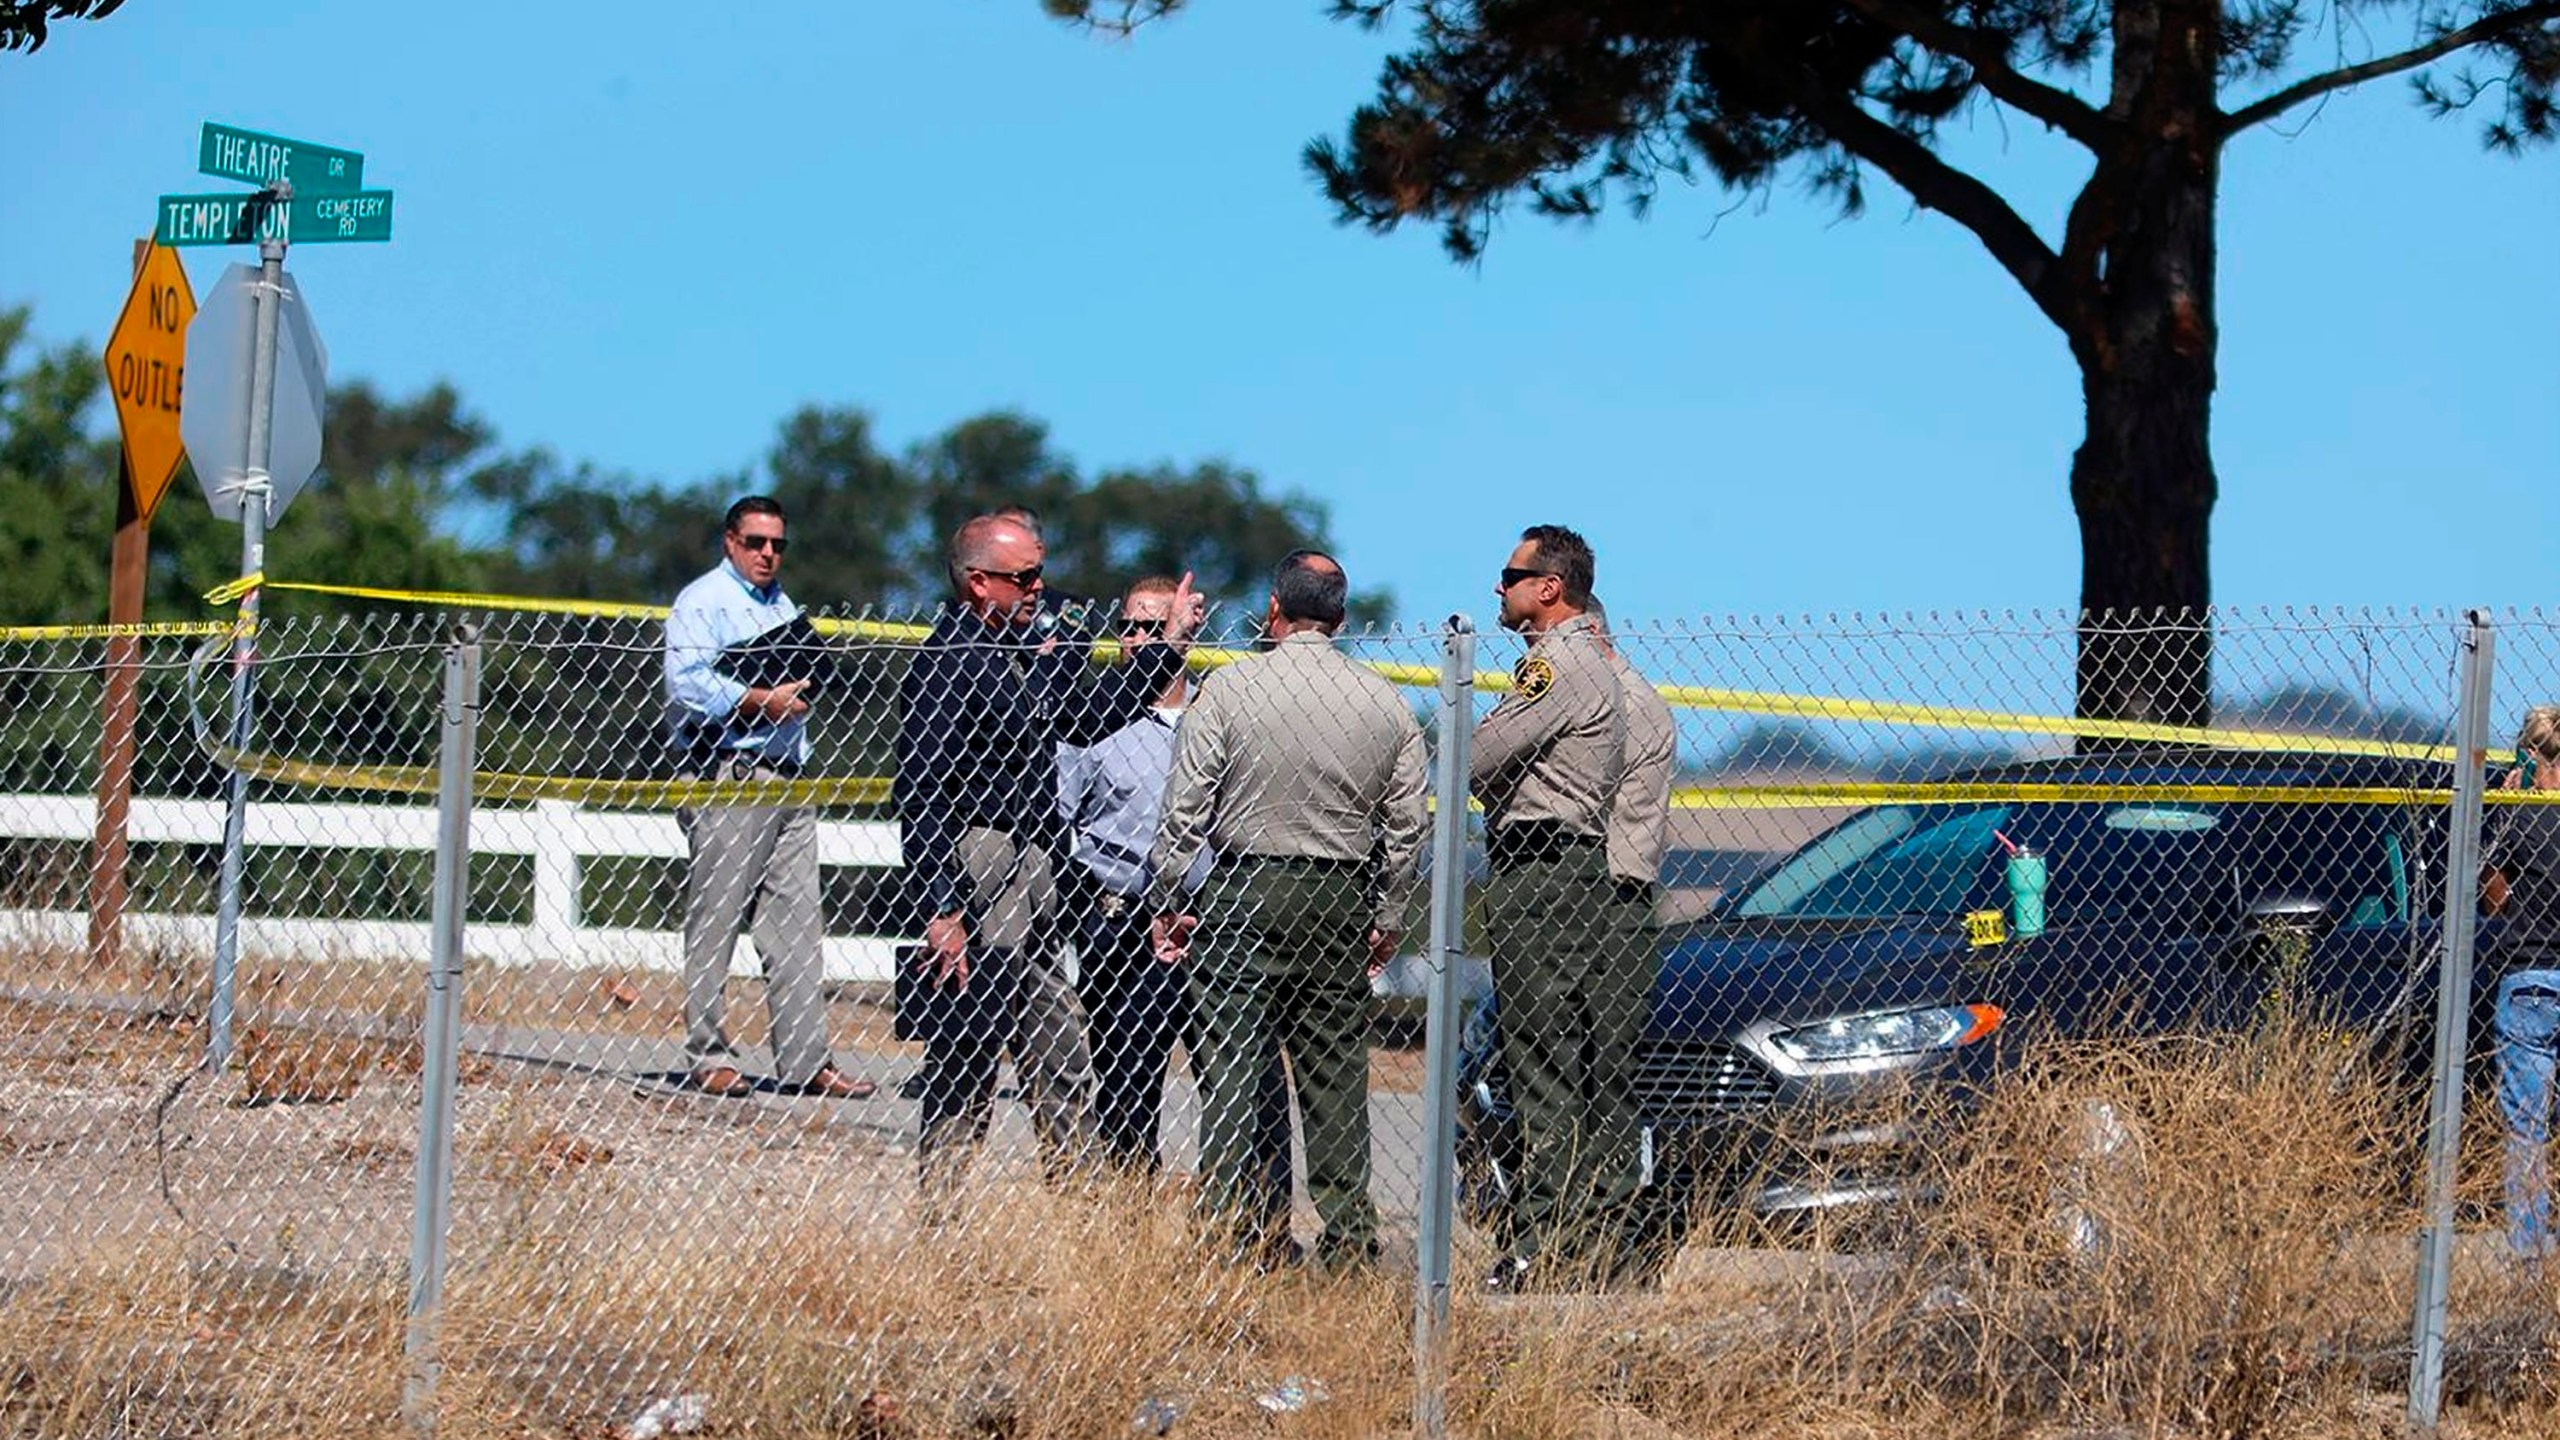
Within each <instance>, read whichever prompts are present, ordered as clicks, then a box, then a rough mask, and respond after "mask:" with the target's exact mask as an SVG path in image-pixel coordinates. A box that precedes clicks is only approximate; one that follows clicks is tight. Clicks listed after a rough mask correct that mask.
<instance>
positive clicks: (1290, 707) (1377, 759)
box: [1151, 551, 1426, 1267]
mask: <svg viewBox="0 0 2560 1440" xmlns="http://www.w3.org/2000/svg"><path fill="white" fill-rule="evenodd" d="M1347 593H1348V585H1347V583H1346V581H1345V580H1344V578H1343V573H1342V567H1341V566H1340V565H1338V564H1336V563H1335V562H1334V561H1333V559H1332V558H1331V557H1330V556H1326V555H1321V554H1318V553H1315V552H1313V551H1300V552H1298V553H1296V554H1293V555H1291V556H1290V557H1289V558H1288V559H1286V560H1283V561H1282V562H1281V563H1280V566H1279V568H1278V569H1277V570H1275V571H1274V572H1273V573H1272V577H1271V604H1270V608H1269V610H1268V612H1267V614H1266V616H1265V624H1266V625H1267V626H1268V627H1269V633H1270V635H1271V638H1272V640H1273V642H1274V643H1273V645H1272V647H1271V648H1270V649H1269V650H1268V651H1267V652H1265V653H1263V654H1261V655H1256V656H1253V657H1251V658H1248V659H1245V660H1241V661H1238V662H1237V663H1236V664H1234V665H1232V666H1230V667H1228V668H1227V669H1224V670H1220V671H1217V672H1215V673H1213V674H1211V675H1210V676H1209V677H1208V679H1207V680H1206V681H1205V682H1203V683H1202V685H1201V687H1200V696H1199V698H1198V699H1197V700H1195V701H1194V702H1193V703H1192V706H1191V711H1190V714H1189V715H1187V716H1186V717H1185V718H1184V720H1183V722H1182V728H1181V731H1180V733H1179V735H1178V736H1177V737H1176V740H1175V744H1174V757H1173V774H1172V776H1171V778H1170V779H1168V780H1167V782H1166V785H1165V798H1164V816H1163V819H1162V821H1161V822H1160V823H1159V827H1158V829H1157V832H1156V845H1155V853H1154V855H1153V857H1152V864H1151V869H1152V873H1153V876H1154V887H1153V890H1152V892H1151V898H1152V900H1153V903H1154V907H1155V910H1156V913H1157V915H1158V917H1159V918H1158V920H1157V921H1156V939H1157V949H1158V953H1159V954H1160V955H1162V956H1164V957H1165V958H1167V959H1169V960H1181V961H1185V962H1187V963H1188V965H1189V967H1190V973H1191V989H1192V995H1193V997H1194V999H1195V1001H1196V1004H1197V1008H1198V1012H1199V1016H1200V1053H1199V1055H1198V1056H1196V1057H1195V1062H1196V1068H1197V1070H1198V1072H1199V1081H1200V1180H1201V1200H1202V1203H1203V1205H1204V1206H1205V1207H1206V1208H1207V1210H1208V1211H1209V1213H1210V1214H1211V1216H1212V1217H1213V1218H1214V1219H1216V1220H1217V1221H1219V1222H1221V1223H1225V1224H1228V1225H1232V1226H1234V1227H1235V1228H1236V1229H1237V1231H1238V1237H1237V1238H1238V1239H1239V1240H1240V1241H1241V1242H1242V1243H1243V1245H1244V1247H1245V1248H1244V1253H1245V1255H1246V1257H1247V1258H1250V1259H1252V1260H1254V1261H1255V1262H1257V1263H1262V1264H1271V1263H1285V1262H1287V1261H1290V1260H1294V1259H1295V1258H1296V1249H1295V1245H1294V1243H1293V1242H1292V1241H1291V1240H1290V1239H1289V1236H1288V1221H1289V1196H1288V1195H1287V1193H1286V1192H1285V1189H1284V1190H1283V1191H1282V1193H1279V1194H1273V1193H1270V1188H1269V1183H1268V1181H1266V1180H1263V1179H1262V1178H1261V1177H1264V1176H1266V1175H1269V1174H1272V1173H1274V1168H1275V1167H1274V1166H1273V1164H1272V1162H1273V1161H1274V1160H1275V1159H1276V1160H1277V1162H1278V1164H1277V1167H1276V1171H1277V1173H1278V1174H1280V1175H1282V1176H1286V1175H1287V1174H1288V1169H1287V1166H1288V1156H1287V1154H1286V1151H1285V1148H1284V1149H1283V1151H1282V1152H1281V1153H1280V1154H1279V1155H1277V1156H1276V1157H1275V1156H1273V1155H1271V1154H1269V1153H1266V1152H1267V1149H1268V1147H1269V1146H1270V1145H1271V1144H1272V1143H1273V1142H1272V1140H1271V1139H1270V1138H1268V1135H1269V1131H1270V1128H1271V1127H1268V1126H1264V1125H1258V1124H1256V1123H1255V1120H1256V1114H1257V1110H1256V1105H1257V1097H1258V1095H1259V1093H1260V1087H1261V1086H1262V1083H1263V1077H1264V1076H1265V1075H1267V1074H1268V1073H1269V1072H1270V1071H1271V1069H1272V1067H1273V1066H1274V1065H1276V1064H1277V1063H1278V1057H1279V1055H1280V1054H1281V1053H1282V1052H1284V1051H1285V1052H1286V1053H1287V1055H1288V1058H1289V1071H1290V1074H1291V1076H1292V1077H1293V1079H1294V1080H1295V1082H1296V1088H1297V1097H1298V1107H1299V1122H1300V1128H1301V1129H1302V1131H1303V1132H1304V1134H1305V1137H1306V1153H1307V1195H1308V1198H1309V1200H1311V1201H1312V1202H1313V1203H1314V1205H1315V1210H1316V1215H1317V1217H1318V1219H1320V1220H1321V1221H1322V1222H1323V1233H1322V1236H1321V1237H1320V1239H1319V1241H1318V1243H1317V1248H1316V1259H1317V1261H1318V1263H1319V1264H1322V1265H1325V1266H1328V1267H1340V1266H1348V1265H1357V1264H1363V1263H1366V1262H1367V1261H1369V1260H1370V1259H1373V1258H1374V1257H1375V1256H1376V1254H1377V1234H1378V1215H1377V1208H1376V1206H1375V1205H1374V1204H1373V1203H1372V1202H1371V1200H1370V1198H1369V1056H1368V1048H1367V1029H1368V1027H1367V1021H1368V1014H1369V986H1368V976H1369V973H1370V971H1372V970H1373V969H1375V968H1377V967H1379V966H1382V965H1384V964H1385V963H1386V962H1387V960H1389V959H1391V958H1392V957H1393V956H1394V954H1395V947H1396V940H1397V937H1398V935H1399V934H1400V933H1401V931H1402V930H1403V928H1404V924H1405V909H1406V906H1407V905H1408V904H1409V903H1410V902H1411V900H1412V896H1413V892H1414V882H1415V875H1416V873H1417V864H1418V862H1419V860H1420V857H1421V853H1422V836H1423V831H1424V828H1425V824H1426V821H1425V817H1424V811H1423V789H1424V764H1423V747H1422V730H1421V727H1420V726H1419V725H1417V724H1416V723H1415V722H1414V718H1413V712H1412V711H1411V710H1410V709H1408V708H1407V707H1406V705H1405V702H1404V699H1403V697H1402V696H1400V695H1399V694H1397V693H1396V690H1395V687H1394V686H1392V685H1390V684H1388V683H1387V682H1386V681H1385V680H1384V679H1383V678H1381V677H1379V676H1378V675H1377V674H1375V673H1374V672H1372V671H1369V670H1367V669H1364V668H1363V667H1361V666H1358V665H1355V664H1353V663H1352V662H1351V661H1349V660H1347V659H1345V658H1343V656H1342V655H1341V654H1340V653H1339V652H1337V651H1336V650H1335V649H1334V647H1333V635H1334V632H1335V631H1336V630H1338V629H1340V628H1341V625H1342V621H1343V614H1344V605H1345V597H1346V595H1347ZM1204 843H1205V844H1207V845H1208V846H1209V847H1210V849H1211V850H1212V852H1213V853H1214V854H1215V855H1216V857H1217V858H1216V860H1215V861H1214V862H1212V865H1211V868H1210V871H1209V879H1208V881H1207V883H1206V884H1204V885H1203V886H1202V887H1201V889H1200V893H1199V897H1198V899H1197V901H1196V906H1195V902H1193V901H1190V900H1187V899H1185V898H1184V896H1183V893H1182V889H1181V881H1182V877H1183V876H1184V875H1185V874H1186V873H1187V872H1188V871H1189V870H1190V868H1191V863H1192V858H1193V857H1194V856H1195V855H1197V854H1198V853H1199V852H1200V848H1201V846H1202V845H1203V844H1204ZM1279 1137H1280V1138H1279V1142H1278V1143H1279V1144H1280V1145H1282V1146H1283V1147H1285V1145H1286V1143H1287V1130H1286V1127H1285V1126H1283V1127H1281V1129H1280V1132H1279Z"/></svg>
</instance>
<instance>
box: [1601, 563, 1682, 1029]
mask: <svg viewBox="0 0 2560 1440" xmlns="http://www.w3.org/2000/svg"><path fill="white" fill-rule="evenodd" d="M1583 614H1584V615H1585V616H1587V617H1589V619H1590V621H1591V624H1592V628H1593V629H1594V630H1595V631H1597V632H1598V634H1599V636H1600V647H1601V648H1602V649H1603V650H1605V651H1607V652H1608V655H1609V665H1610V668H1611V669H1612V670H1613V671H1614V672H1615V673H1616V675H1617V677H1618V692H1619V694H1620V695H1621V696H1623V697H1624V698H1625V701H1626V729H1627V745H1626V761H1625V770H1624V773H1623V774H1622V775H1621V776H1620V777H1619V780H1618V794H1617V798H1616V799H1615V800H1614V801H1613V802H1612V803H1611V804H1610V806H1609V833H1608V850H1609V878H1610V879H1612V880H1615V881H1616V882H1617V884H1618V899H1619V901H1620V902H1621V903H1622V904H1623V905H1626V906H1629V907H1640V909H1639V910H1638V914H1637V917H1636V918H1637V919H1638V920H1639V921H1640V923H1641V924H1642V926H1643V928H1644V929H1646V930H1648V931H1649V930H1651V928H1652V914H1653V904H1654V900H1655V899H1656V897H1657V896H1658V894H1659V892H1660V889H1661V883H1662V848H1663V839H1662V836H1663V830H1664V827H1665V826H1666V825H1667V824H1668V823H1669V821H1670V817H1671V767H1672V764H1673V762H1674V760H1675V759H1676V758H1677V751H1678V749H1679V741H1680V727H1679V724H1678V722H1677V721H1675V720H1673V719H1672V718H1671V706H1670V705H1669V703H1667V702H1666V701H1664V700H1663V698H1662V692H1661V691H1659V690H1656V689H1655V688H1654V687H1653V682H1652V681H1650V680H1647V679H1646V678H1644V676H1643V674H1642V673H1640V672H1639V671H1638V670H1637V669H1636V668H1635V666H1633V665H1631V664H1629V663H1628V662H1627V658H1626V655H1625V653H1624V652H1622V651H1621V650H1619V648H1618V641H1617V637H1616V636H1615V635H1613V634H1611V633H1610V630H1609V610H1608V607H1607V606H1605V605H1603V604H1601V603H1600V597H1599V596H1597V595H1594V596H1592V597H1591V605H1590V607H1589V608H1588V609H1586V610H1584V611H1583ZM1648 983H1649V982H1648Z"/></svg>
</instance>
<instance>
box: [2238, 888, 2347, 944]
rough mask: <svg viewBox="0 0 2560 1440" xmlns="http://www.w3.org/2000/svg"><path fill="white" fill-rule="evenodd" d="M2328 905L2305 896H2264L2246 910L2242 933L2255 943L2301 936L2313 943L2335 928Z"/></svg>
mask: <svg viewBox="0 0 2560 1440" xmlns="http://www.w3.org/2000/svg"><path fill="white" fill-rule="evenodd" d="M2337 925H2338V917H2337V916H2336V915H2334V914H2331V913H2330V910H2329V902H2328V901H2326V900H2321V899H2318V898H2316V897H2313V896H2309V895H2268V896H2265V897H2263V898H2261V899H2259V900H2257V901H2255V902H2254V903H2252V904H2251V905H2250V906H2249V909H2248V913H2247V915H2246V916H2245V917H2244V918H2243V920H2242V921H2241V929H2242V930H2243V932H2245V933H2246V934H2248V935H2249V936H2251V937H2252V938H2258V939H2274V938H2276V937H2278V936H2301V937H2303V938H2305V939H2313V940H2316V939H2318V938H2319V937H2321V936H2323V935H2326V934H2328V933H2329V932H2330V931H2331V930H2334V929H2336V928H2337Z"/></svg>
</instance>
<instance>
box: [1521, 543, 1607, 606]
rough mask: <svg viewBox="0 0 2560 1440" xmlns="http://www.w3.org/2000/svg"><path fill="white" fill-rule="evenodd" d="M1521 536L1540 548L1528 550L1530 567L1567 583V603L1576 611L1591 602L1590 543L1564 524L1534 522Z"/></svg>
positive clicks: (1592, 566)
mask: <svg viewBox="0 0 2560 1440" xmlns="http://www.w3.org/2000/svg"><path fill="white" fill-rule="evenodd" d="M1520 538H1521V539H1522V540H1524V541H1526V542H1528V543H1529V544H1531V545H1534V546H1536V547H1537V548H1536V549H1534V550H1531V551H1530V552H1529V564H1530V566H1531V568H1533V569H1537V570H1542V571H1545V572H1546V573H1547V574H1549V575H1553V576H1554V577H1556V578H1557V579H1559V580H1561V581H1563V582H1564V603H1566V604H1567V605H1570V606H1572V607H1573V608H1575V609H1576V610H1579V609H1581V608H1582V607H1584V606H1586V605H1588V604H1590V603H1591V585H1592V581H1593V578H1594V577H1593V575H1592V571H1593V569H1594V568H1596V567H1595V566H1594V565H1593V563H1592V560H1591V542H1590V541H1588V540H1585V539H1583V538H1582V537H1581V536H1580V535H1579V534H1577V533H1575V532H1574V531H1572V530H1569V529H1567V528H1566V527H1564V526H1562V525H1532V526H1530V527H1529V528H1528V529H1526V530H1523V531H1521V532H1520Z"/></svg>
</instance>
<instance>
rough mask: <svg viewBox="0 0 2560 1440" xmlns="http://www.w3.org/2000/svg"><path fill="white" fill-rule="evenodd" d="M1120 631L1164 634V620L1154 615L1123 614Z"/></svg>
mask: <svg viewBox="0 0 2560 1440" xmlns="http://www.w3.org/2000/svg"><path fill="white" fill-rule="evenodd" d="M1120 632H1121V633H1122V634H1124V635H1162V634H1164V622H1163V621H1161V620H1158V619H1157V618H1155V617H1154V616H1152V615H1123V616H1121V617H1120Z"/></svg>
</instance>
